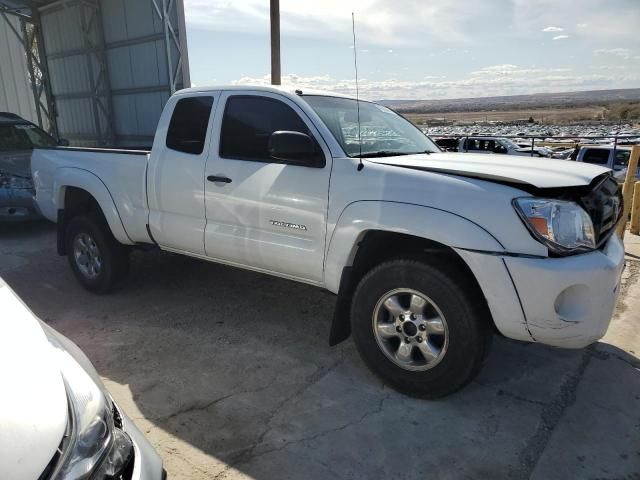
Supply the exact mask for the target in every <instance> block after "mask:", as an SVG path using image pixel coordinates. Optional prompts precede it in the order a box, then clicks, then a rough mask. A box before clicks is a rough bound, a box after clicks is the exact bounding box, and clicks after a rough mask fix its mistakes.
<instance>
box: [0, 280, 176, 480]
mask: <svg viewBox="0 0 640 480" xmlns="http://www.w3.org/2000/svg"><path fill="white" fill-rule="evenodd" d="M0 312H2V315H1V316H0V331H1V333H0V365H1V366H0V382H1V384H2V395H0V479H6V480H22V479H24V480H35V479H39V480H49V479H52V480H53V479H56V480H63V479H64V480H66V479H69V480H70V479H74V480H76V479H89V478H90V479H92V480H93V479H96V480H101V479H118V480H131V479H140V480H142V479H145V480H146V479H149V480H152V479H153V480H156V479H158V480H159V479H161V478H163V475H164V473H163V469H162V460H160V457H159V456H158V454H157V453H156V452H155V451H154V449H153V447H152V446H151V445H150V444H149V443H148V442H147V440H146V439H145V438H144V437H143V435H142V433H140V431H139V430H138V429H137V428H136V427H135V425H134V424H133V422H132V421H131V420H129V418H127V416H126V415H125V414H124V413H123V412H122V411H121V410H119V409H118V407H117V405H116V404H115V402H114V401H113V399H112V398H111V396H110V395H109V393H108V392H107V391H106V390H105V387H104V385H103V384H102V382H101V381H100V377H99V376H98V374H97V372H96V371H95V369H94V368H93V365H91V362H90V361H89V359H88V358H87V357H86V356H85V355H84V354H83V353H82V351H81V350H80V349H79V348H78V347H77V346H76V345H75V344H74V343H73V342H71V341H70V340H69V339H68V338H66V337H64V336H62V335H61V334H60V333H58V332H56V331H55V330H53V329H52V328H50V327H48V326H47V325H45V324H44V323H42V322H40V321H39V320H38V319H37V318H36V317H35V316H34V315H33V313H32V312H31V311H30V310H29V309H28V308H27V307H26V306H25V305H24V303H22V301H21V300H20V299H19V298H18V297H17V296H16V294H15V293H14V292H13V291H12V290H11V289H10V288H9V286H7V285H6V283H4V281H3V280H2V279H0Z"/></svg>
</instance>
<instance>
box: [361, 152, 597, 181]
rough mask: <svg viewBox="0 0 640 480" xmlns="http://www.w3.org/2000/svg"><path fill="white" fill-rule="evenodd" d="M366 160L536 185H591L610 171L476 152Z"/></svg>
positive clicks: (558, 162)
mask: <svg viewBox="0 0 640 480" xmlns="http://www.w3.org/2000/svg"><path fill="white" fill-rule="evenodd" d="M367 160H368V161H371V162H374V163H377V164H380V165H390V166H394V167H399V168H410V169H414V170H425V171H429V172H439V173H448V174H451V175H459V176H462V177H471V178H479V179H483V180H492V181H495V182H500V183H509V184H522V185H528V186H532V187H536V188H558V187H579V186H584V185H589V184H590V183H591V181H592V180H593V179H594V178H595V177H597V176H598V175H602V174H603V173H606V172H607V171H608V169H606V168H603V167H598V166H596V165H590V164H586V163H579V162H573V161H569V160H558V159H548V158H540V157H533V158H531V157H522V156H513V155H482V154H474V153H432V154H429V155H425V154H419V155H405V156H398V157H385V158H369V159H367Z"/></svg>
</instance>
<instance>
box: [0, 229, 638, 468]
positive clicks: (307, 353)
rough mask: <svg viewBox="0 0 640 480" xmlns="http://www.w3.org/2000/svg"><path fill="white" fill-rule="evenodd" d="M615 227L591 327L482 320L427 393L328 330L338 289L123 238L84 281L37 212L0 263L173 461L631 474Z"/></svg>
mask: <svg viewBox="0 0 640 480" xmlns="http://www.w3.org/2000/svg"><path fill="white" fill-rule="evenodd" d="M628 236H629V235H628ZM629 237H630V236H629ZM628 240H629V241H628V243H629V252H630V255H629V256H628V268H627V269H626V271H625V274H624V284H623V292H622V298H621V302H620V304H619V306H618V309H617V314H616V317H615V318H614V320H613V322H612V324H611V327H610V329H609V332H608V333H607V336H606V337H605V338H604V339H603V340H602V341H601V342H599V343H597V344H595V345H593V346H591V347H589V348H587V349H583V350H560V349H555V348H550V347H545V346H542V345H534V344H523V343H518V342H512V341H508V340H505V339H502V338H498V337H496V338H495V340H494V345H493V349H492V352H491V354H490V356H489V357H488V359H487V361H486V364H485V366H484V369H483V371H482V372H481V374H480V375H479V377H478V378H477V379H476V380H475V381H474V382H472V384H470V385H469V386H468V387H467V388H465V389H464V390H463V391H461V392H459V393H458V394H456V395H453V396H451V397H448V398H445V399H441V400H438V401H431V402H429V401H422V400H415V399H411V398H407V397H404V396H402V395H400V394H398V393H396V392H395V391H393V390H392V389H390V388H389V387H387V386H385V385H383V384H382V383H381V382H380V381H379V380H378V379H377V378H375V377H374V376H373V375H372V374H370V373H369V372H368V370H367V369H366V368H365V367H364V365H363V364H362V362H361V361H360V359H359V357H358V355H357V353H356V351H355V348H354V346H353V344H352V342H351V341H347V342H345V343H343V344H341V345H339V346H338V347H334V348H331V347H329V346H328V335H329V326H330V325H329V324H330V320H331V315H332V311H333V303H334V300H335V299H334V297H333V296H332V295H330V294H327V293H325V292H323V291H321V290H318V289H316V288H313V287H309V286H305V285H300V284H296V283H292V282H289V281H286V280H281V279H277V278H272V277H268V276H265V275H260V274H256V273H251V272H245V271H241V270H235V269H232V268H229V267H224V266H221V265H215V264H209V263H206V262H202V261H198V260H193V259H189V258H185V257H181V256H177V255H172V254H168V253H162V252H150V253H142V252H136V253H134V254H133V255H132V265H131V275H130V278H129V279H128V280H127V282H126V283H125V284H124V285H123V287H122V288H121V289H120V290H118V291H117V292H115V293H113V294H110V295H107V296H95V295H92V294H90V293H88V292H86V291H84V290H83V289H82V288H81V287H80V286H79V285H78V284H77V282H76V281H75V279H74V278H73V276H72V274H71V271H70V269H69V268H68V266H67V263H66V259H64V258H62V257H58V256H57V255H56V253H55V228H54V226H53V225H51V224H48V223H45V222H42V223H35V224H29V225H0V275H1V276H2V277H3V278H4V279H5V280H6V281H7V283H8V284H9V285H11V287H12V288H13V289H14V290H16V292H17V293H18V294H19V295H20V296H21V297H22V299H23V300H24V301H25V303H26V304H27V305H28V306H29V307H30V308H31V309H32V310H33V311H34V312H35V313H36V315H38V316H39V317H40V318H41V319H43V320H44V321H46V322H47V323H49V324H50V325H52V326H53V327H54V328H56V329H58V330H59V331H61V332H62V333H63V334H65V335H66V336H68V337H69V338H71V339H72V340H73V341H75V342H76V343H77V344H78V345H79V346H80V347H81V348H82V349H83V350H84V352H85V353H86V354H87V355H88V356H89V358H90V359H91V360H92V361H93V363H94V364H95V366H96V368H97V370H98V372H99V373H100V375H101V376H102V377H103V379H104V381H105V384H106V386H107V388H109V390H110V391H111V393H112V394H113V396H114V398H115V399H116V400H117V401H118V403H119V405H120V406H121V407H122V408H123V409H124V410H125V411H126V412H127V413H128V415H129V416H130V417H131V418H133V419H134V421H135V422H136V424H137V425H138V426H139V427H140V429H141V430H142V431H143V432H145V433H146V435H147V437H148V438H149V440H150V441H151V443H152V444H153V445H154V446H155V447H156V449H157V450H158V452H159V453H160V455H161V456H162V458H163V460H164V462H165V467H166V469H167V471H168V473H169V478H171V479H210V478H216V479H232V480H235V479H245V478H255V479H286V478H296V479H297V478H304V479H311V480H313V479H332V478H337V479H368V478H390V479H391V478H393V479H396V478H397V479H413V478H430V479H434V478H435V479H449V478H451V479H459V478H470V479H471V478H512V479H521V478H522V479H524V478H533V479H536V480H537V479H556V478H557V479H564V478H599V479H605V478H606V479H619V478H625V479H638V480H640V360H639V358H640V240H639V239H638V237H630V238H629V239H628Z"/></svg>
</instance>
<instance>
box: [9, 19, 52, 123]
mask: <svg viewBox="0 0 640 480" xmlns="http://www.w3.org/2000/svg"><path fill="white" fill-rule="evenodd" d="M7 20H8V21H9V22H11V24H12V26H13V28H15V30H16V31H17V32H19V33H21V27H20V20H19V19H18V17H16V16H13V15H7ZM0 111H2V112H12V113H17V114H18V115H20V116H21V117H22V118H26V119H27V120H30V121H32V122H34V123H36V124H37V123H38V117H37V115H36V107H35V102H34V100H33V92H32V90H31V82H30V81H29V71H28V70H27V59H26V55H25V53H24V48H23V47H22V44H21V43H20V41H19V40H18V38H17V37H16V35H15V34H14V33H13V31H12V30H11V28H10V27H9V25H7V22H6V21H5V19H4V18H2V17H0ZM44 127H45V128H46V125H45V126H44Z"/></svg>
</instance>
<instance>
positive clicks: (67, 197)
mask: <svg viewBox="0 0 640 480" xmlns="http://www.w3.org/2000/svg"><path fill="white" fill-rule="evenodd" d="M79 215H86V216H89V215H96V216H98V218H100V219H101V220H102V221H103V222H105V223H106V219H105V216H104V213H103V212H102V209H101V208H100V204H99V203H98V201H97V200H96V199H95V197H94V196H93V195H91V194H90V193H89V192H87V191H86V190H83V189H82V188H78V187H66V188H65V192H64V208H62V209H59V210H58V222H57V223H58V241H57V246H58V254H59V255H66V251H65V250H66V248H65V243H66V242H65V234H66V231H67V224H68V223H69V221H70V220H71V219H72V218H74V217H77V216H79Z"/></svg>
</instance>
